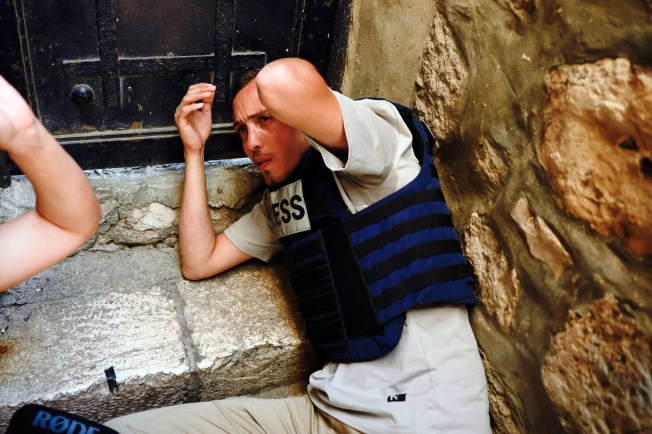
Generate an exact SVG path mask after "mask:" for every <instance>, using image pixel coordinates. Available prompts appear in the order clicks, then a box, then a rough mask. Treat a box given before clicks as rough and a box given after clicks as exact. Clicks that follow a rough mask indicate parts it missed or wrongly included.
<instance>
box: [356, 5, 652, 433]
mask: <svg viewBox="0 0 652 434" xmlns="http://www.w3.org/2000/svg"><path fill="white" fill-rule="evenodd" d="M356 3H359V4H358V6H357V8H354V9H353V12H354V17H355V19H354V21H355V22H358V23H362V22H373V23H390V22H393V20H394V18H395V7H398V6H395V3H396V4H400V5H401V6H402V7H403V8H404V10H405V11H412V13H414V14H415V15H413V16H412V17H410V16H403V17H402V19H401V20H400V21H398V22H399V23H400V26H401V27H402V29H401V30H400V31H398V30H397V29H396V27H392V26H388V27H391V28H390V29H386V28H385V27H383V26H382V25H375V26H371V27H368V28H365V29H364V30H359V31H358V32H357V33H354V34H358V33H361V32H363V31H364V33H365V36H364V41H365V43H366V44H367V45H364V44H362V42H361V41H363V39H355V38H354V39H353V40H352V41H351V45H350V47H349V54H350V56H351V57H350V58H349V60H350V63H349V65H348V66H347V69H346V72H347V73H346V74H345V76H346V77H347V79H348V80H349V81H347V82H345V83H346V84H347V87H346V88H345V91H348V92H349V93H350V94H352V95H354V96H359V95H369V94H377V93H378V92H380V93H381V95H382V96H385V97H387V98H390V99H395V100H399V101H400V100H401V99H402V98H403V97H404V95H406V94H407V93H408V91H409V90H411V89H414V92H415V93H414V94H415V95H416V98H415V99H414V100H413V101H410V102H409V103H412V104H410V105H413V106H414V107H416V109H417V111H418V112H419V113H420V114H421V116H422V118H423V119H425V120H426V121H427V122H428V124H429V125H430V127H431V129H432V130H433V131H434V132H435V135H436V136H438V137H439V138H440V139H441V142H442V151H441V153H440V155H439V166H440V174H441V175H442V183H443V186H444V190H445V193H446V195H447V197H448V199H449V202H450V204H451V208H452V210H453V219H454V221H455V224H456V226H457V228H458V231H459V232H460V234H461V236H462V239H463V243H464V246H465V252H466V254H467V256H468V257H469V258H470V260H471V262H472V264H473V266H474V269H475V273H476V276H477V280H478V285H477V290H478V295H479V299H480V304H479V306H478V307H476V308H474V309H473V310H472V324H473V326H474V329H475V333H476V336H477V338H478V341H479V344H480V347H481V350H482V354H483V357H484V360H485V366H486V369H487V375H488V379H489V384H490V398H491V415H492V422H493V426H494V431H495V432H497V433H521V432H528V433H534V432H537V433H550V432H562V431H565V432H587V433H588V432H591V433H594V432H597V433H607V432H650V431H652V357H651V354H652V352H651V347H650V342H651V341H652V256H651V255H650V253H652V237H651V235H650V233H651V232H650V228H651V227H652V69H651V67H652V50H651V49H650V47H652V5H651V4H650V2H649V1H648V2H646V1H640V0H636V1H634V0H623V1H618V2H615V1H610V0H598V1H592V2H581V1H577V0H560V1H556V2H549V1H539V0H512V1H510V0H453V1H443V0H442V1H429V2H428V1H416V0H414V1H406V0H403V1H400V2H386V1H382V0H376V1H369V2H356ZM362 3H364V6H363V5H362ZM355 14H359V15H363V16H357V17H356V16H355ZM426 16H429V17H431V18H430V20H429V25H430V30H429V35H428V36H427V37H425V38H424V39H423V42H422V47H423V49H422V51H421V52H420V53H418V54H419V56H420V58H421V59H422V64H421V68H420V70H419V69H416V68H414V67H413V66H412V65H413V64H412V62H413V59H414V57H415V54H414V46H415V45H418V44H417V42H418V38H420V37H421V35H422V29H423V27H422V23H423V21H424V17H426ZM354 30H355V29H354ZM401 33H402V34H403V35H414V38H413V37H408V38H402V39H401V38H397V37H396V35H397V34H401ZM372 42H373V43H372ZM378 53H391V54H392V56H391V58H390V57H383V58H379V57H377V54H378ZM402 53H404V54H405V57H403V54H402ZM407 56H409V59H408V58H407ZM382 65H387V66H382ZM360 70H366V71H367V72H366V73H360V72H359V71H360ZM397 77H401V78H404V79H406V81H407V79H408V78H409V77H414V80H413V82H412V83H413V85H414V87H413V88H412V87H408V83H407V82H405V83H402V84H401V85H400V86H401V88H400V89H399V88H398V86H397V85H395V83H396V81H397Z"/></svg>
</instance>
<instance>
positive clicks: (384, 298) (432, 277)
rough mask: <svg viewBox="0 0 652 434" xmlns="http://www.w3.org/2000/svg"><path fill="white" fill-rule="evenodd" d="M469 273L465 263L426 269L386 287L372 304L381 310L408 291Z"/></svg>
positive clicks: (458, 277)
mask: <svg viewBox="0 0 652 434" xmlns="http://www.w3.org/2000/svg"><path fill="white" fill-rule="evenodd" d="M470 275H471V270H470V268H469V266H468V265H467V264H461V265H452V266H450V267H444V268H437V269H434V270H428V271H426V272H424V273H421V274H418V275H416V276H413V277H411V278H409V279H406V280H404V281H403V282H400V283H398V284H397V285H394V286H392V287H391V288H387V289H386V290H385V291H384V292H382V293H381V294H379V295H378V296H376V297H374V306H376V309H378V310H381V309H384V308H386V307H388V306H389V305H390V304H392V303H394V302H395V301H396V300H400V299H402V298H403V297H405V296H407V295H409V294H410V293H412V292H415V291H418V290H420V289H422V288H425V287H426V286H429V285H432V284H435V283H441V282H446V281H449V280H457V279H463V278H469V276H470Z"/></svg>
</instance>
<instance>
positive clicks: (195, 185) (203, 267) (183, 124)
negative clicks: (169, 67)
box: [174, 83, 251, 280]
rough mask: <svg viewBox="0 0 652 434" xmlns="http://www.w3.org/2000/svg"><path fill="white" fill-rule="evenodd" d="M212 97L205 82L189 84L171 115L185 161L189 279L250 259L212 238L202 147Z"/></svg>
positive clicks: (184, 241)
mask: <svg viewBox="0 0 652 434" xmlns="http://www.w3.org/2000/svg"><path fill="white" fill-rule="evenodd" d="M214 98H215V86H213V85H209V84H206V83H199V84H195V85H192V86H190V87H189V88H188V92H187V93H186V95H185V96H184V97H183V99H182V101H181V104H180V105H179V107H178V108H177V111H176V113H175V115H174V118H175V122H176V124H177V129H178V130H179V134H180V136H181V140H182V142H183V149H184V158H185V162H186V169H185V175H184V181H183V192H182V197H181V215H180V218H179V246H180V253H181V272H182V274H183V276H184V277H185V278H186V279H190V280H197V279H203V278H206V277H210V276H213V275H215V274H219V273H221V272H223V271H226V270H228V269H229V268H231V267H234V266H236V265H238V264H240V263H242V262H244V261H246V260H248V259H251V256H249V255H246V254H245V253H242V252H241V251H240V250H238V248H237V247H235V246H234V245H233V243H231V241H230V240H229V239H228V238H227V237H226V235H224V234H222V233H221V234H218V235H215V231H214V230H213V224H212V221H211V215H210V209H209V207H208V192H207V190H206V175H205V171H204V146H205V145H206V141H207V140H208V137H209V135H210V132H211V123H212V120H211V106H212V104H213V99H214ZM197 101H201V102H197Z"/></svg>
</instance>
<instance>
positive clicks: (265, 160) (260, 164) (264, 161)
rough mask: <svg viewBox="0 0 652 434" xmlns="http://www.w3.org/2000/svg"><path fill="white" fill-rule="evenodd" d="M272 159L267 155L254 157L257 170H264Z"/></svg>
mask: <svg viewBox="0 0 652 434" xmlns="http://www.w3.org/2000/svg"><path fill="white" fill-rule="evenodd" d="M271 161H272V159H271V158H269V157H256V158H254V164H255V165H256V167H257V168H258V170H265V168H266V167H267V166H269V164H270V163H271Z"/></svg>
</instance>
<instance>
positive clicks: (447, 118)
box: [415, 11, 469, 140]
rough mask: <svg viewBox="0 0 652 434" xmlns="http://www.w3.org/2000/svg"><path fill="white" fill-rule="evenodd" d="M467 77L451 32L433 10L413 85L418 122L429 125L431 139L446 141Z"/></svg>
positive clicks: (441, 16) (452, 128)
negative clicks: (419, 115) (433, 136)
mask: <svg viewBox="0 0 652 434" xmlns="http://www.w3.org/2000/svg"><path fill="white" fill-rule="evenodd" d="M468 75H469V73H468V65H467V64H466V61H465V60H464V57H463V55H462V54H461V52H460V49H459V47H458V43H457V40H456V39H455V37H454V33H453V31H452V30H451V28H450V25H449V24H448V21H447V20H446V19H445V18H444V16H443V15H442V14H441V12H440V11H437V12H436V13H435V16H434V22H433V26H432V28H431V30H430V38H429V39H428V41H427V42H426V48H425V50H424V54H423V63H422V67H421V73H420V74H419V77H418V78H417V82H416V89H417V98H416V101H415V109H416V110H417V111H418V112H419V113H421V114H422V120H423V121H425V122H426V123H427V124H428V125H430V127H431V128H432V129H433V133H434V134H435V136H436V137H438V138H440V139H442V140H446V139H448V138H449V137H450V136H451V135H452V134H453V131H454V129H455V128H456V126H457V121H458V120H459V117H460V116H461V113H462V105H461V102H462V100H461V98H460V97H461V95H462V93H463V91H464V89H465V87H466V82H467V79H468Z"/></svg>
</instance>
